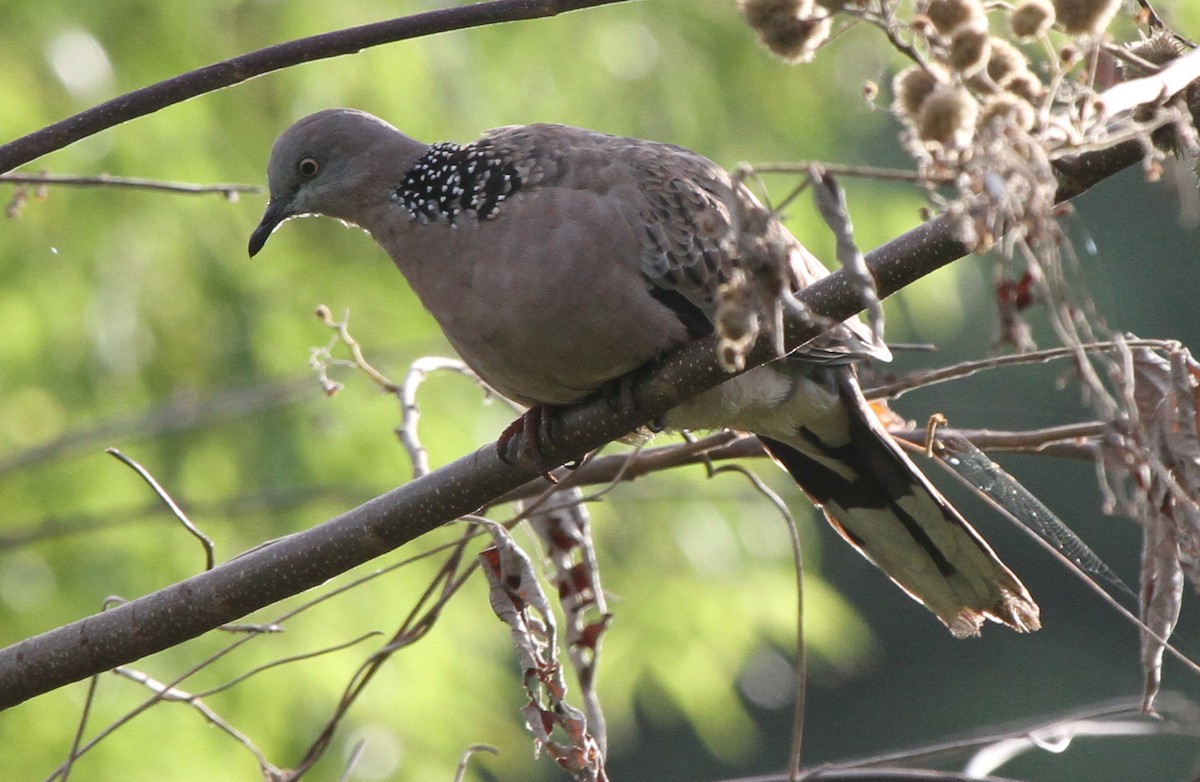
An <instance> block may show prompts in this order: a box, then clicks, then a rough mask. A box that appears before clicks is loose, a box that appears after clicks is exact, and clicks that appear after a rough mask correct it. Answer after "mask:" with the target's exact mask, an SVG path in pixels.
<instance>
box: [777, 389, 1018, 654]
mask: <svg viewBox="0 0 1200 782" xmlns="http://www.w3.org/2000/svg"><path fill="white" fill-rule="evenodd" d="M810 377H811V378H812V379H813V380H815V381H817V382H819V383H821V384H822V385H824V386H826V389H827V390H828V391H829V392H830V393H836V395H837V401H836V403H835V404H833V405H831V406H830V407H829V408H828V409H827V410H826V413H827V416H828V417H837V420H832V421H831V420H823V421H820V422H819V425H818V424H816V423H812V422H809V425H800V426H797V427H796V433H795V436H794V437H787V438H779V439H776V438H771V437H763V436H761V435H760V439H761V440H762V441H763V445H764V446H765V447H766V449H767V451H768V452H769V453H770V454H771V455H772V456H773V457H774V458H775V459H776V460H777V461H778V462H779V463H780V464H781V465H782V466H783V467H784V468H785V469H786V470H787V471H788V472H789V473H791V475H792V477H793V478H795V479H796V482H797V483H799V484H800V487H801V488H802V489H804V491H805V493H806V494H808V496H809V497H810V498H811V499H812V500H813V502H814V503H816V504H817V506H818V507H820V508H821V509H822V510H823V511H824V512H825V516H826V518H828V519H829V522H830V524H832V525H833V527H834V529H836V530H837V531H838V532H839V533H840V534H841V535H842V537H844V538H845V539H846V540H847V541H849V543H850V544H851V545H852V546H854V547H855V548H856V549H858V550H859V551H860V552H861V553H862V554H863V556H865V557H866V558H867V559H869V560H871V561H872V562H874V563H875V564H876V565H877V566H878V567H879V569H880V570H882V571H883V572H884V573H886V574H887V575H888V577H889V578H891V579H892V580H893V581H894V582H896V584H898V585H899V586H900V587H901V588H902V589H903V590H904V591H905V592H907V593H908V594H909V595H911V596H912V597H913V598H914V599H916V600H917V601H918V602H920V603H922V604H924V605H925V606H926V607H927V608H928V609H929V610H930V611H932V612H933V613H934V614H936V615H937V617H938V619H940V620H941V621H942V622H943V623H944V624H945V625H946V626H947V627H948V628H949V629H950V632H952V633H953V634H954V635H956V636H958V637H966V636H973V635H978V634H979V628H980V626H981V625H982V624H983V620H984V619H990V620H992V621H995V622H1002V623H1003V624H1006V625H1008V626H1009V627H1011V628H1013V629H1014V630H1018V631H1021V632H1027V631H1032V630H1037V629H1038V628H1039V627H1040V626H1041V624H1040V622H1039V620H1038V606H1037V604H1036V603H1035V602H1034V601H1033V598H1031V597H1030V595H1029V592H1028V591H1027V590H1026V589H1025V586H1024V585H1023V584H1022V583H1021V582H1020V580H1019V579H1018V578H1017V577H1016V576H1015V575H1014V574H1013V572H1012V571H1011V570H1009V569H1008V568H1007V567H1006V566H1005V565H1004V563H1003V562H1001V561H1000V560H999V558H997V556H996V554H995V553H994V552H993V551H992V549H991V547H989V546H988V544H987V543H986V542H984V540H983V538H981V537H980V536H979V533H977V532H976V531H975V530H974V529H973V528H972V527H971V525H970V524H968V523H967V521H966V520H965V519H964V518H963V517H962V516H961V515H960V514H959V513H958V511H956V510H955V509H954V507H953V506H951V505H950V503H949V502H947V501H946V499H945V498H944V497H943V496H942V495H941V493H939V492H938V490H937V489H936V488H934V486H933V484H931V483H930V482H929V480H928V479H927V478H926V477H925V476H924V475H923V474H922V473H921V471H920V470H919V469H918V468H917V466H916V465H915V464H913V462H912V460H911V459H909V458H908V456H907V455H905V453H904V452H903V451H902V450H901V449H900V447H899V446H898V445H897V444H896V442H895V441H894V440H893V439H892V437H891V435H889V434H888V433H887V432H886V431H885V430H884V429H883V426H882V424H880V422H879V419H878V418H877V417H876V416H875V414H874V412H873V411H872V410H871V409H870V407H869V405H868V404H867V401H866V399H865V398H864V397H863V394H862V391H861V390H860V389H859V386H858V381H857V380H856V378H855V375H854V371H853V370H852V369H851V368H850V367H847V366H822V367H814V368H813V370H812V372H811V373H810Z"/></svg>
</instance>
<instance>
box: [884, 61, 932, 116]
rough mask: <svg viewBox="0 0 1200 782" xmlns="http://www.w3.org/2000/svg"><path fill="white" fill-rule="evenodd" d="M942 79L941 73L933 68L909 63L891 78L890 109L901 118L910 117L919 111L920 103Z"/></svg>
mask: <svg viewBox="0 0 1200 782" xmlns="http://www.w3.org/2000/svg"><path fill="white" fill-rule="evenodd" d="M942 81H943V75H942V74H940V73H939V72H937V71H936V70H934V69H932V68H931V69H930V70H926V69H924V68H922V67H921V66H920V65H910V66H908V67H907V68H905V69H904V70H902V71H900V72H899V73H897V74H896V78H894V79H892V94H893V95H895V100H894V101H893V102H892V111H894V112H896V114H898V115H899V116H900V117H901V118H903V119H912V118H914V117H916V116H917V113H918V112H920V111H921V104H922V103H924V102H925V99H926V98H928V97H929V93H931V92H933V88H934V87H936V86H938V84H940V83H941V82H942Z"/></svg>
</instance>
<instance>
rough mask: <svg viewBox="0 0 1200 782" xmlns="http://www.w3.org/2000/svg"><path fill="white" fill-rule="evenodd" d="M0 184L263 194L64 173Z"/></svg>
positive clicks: (4, 177) (7, 177) (16, 177)
mask: <svg viewBox="0 0 1200 782" xmlns="http://www.w3.org/2000/svg"><path fill="white" fill-rule="evenodd" d="M0 183H8V184H12V185H37V186H38V187H42V186H46V185H53V186H56V187H118V188H130V189H133V190H156V191H161V192H166V193H179V194H182V195H207V194H210V193H217V194H219V195H223V196H225V197H226V198H228V199H230V200H237V196H238V194H239V193H261V192H262V191H263V189H262V188H261V187H259V186H258V185H237V184H217V185H196V184H192V183H190V182H164V181H162V180H158V179H141V178H138V177H123V176H112V175H110V174H97V175H96V176H69V175H64V174H19V173H13V174H0Z"/></svg>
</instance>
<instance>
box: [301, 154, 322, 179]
mask: <svg viewBox="0 0 1200 782" xmlns="http://www.w3.org/2000/svg"><path fill="white" fill-rule="evenodd" d="M296 168H297V170H299V171H300V175H301V176H305V177H310V178H311V177H314V176H316V175H317V172H318V171H320V170H321V163H320V162H319V161H318V160H317V159H316V158H313V157H306V158H304V159H303V160H301V161H300V164H299V165H298V166H297V167H296Z"/></svg>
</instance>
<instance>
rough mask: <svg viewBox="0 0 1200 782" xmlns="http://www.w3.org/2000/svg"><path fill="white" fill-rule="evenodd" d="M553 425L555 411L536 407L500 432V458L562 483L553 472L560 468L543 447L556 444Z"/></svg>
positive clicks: (550, 408)
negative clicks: (547, 456) (552, 461)
mask: <svg viewBox="0 0 1200 782" xmlns="http://www.w3.org/2000/svg"><path fill="white" fill-rule="evenodd" d="M553 424H554V410H553V408H552V407H550V406H549V405H534V406H533V407H531V408H529V409H528V410H526V411H525V412H524V413H522V414H521V417H520V418H518V419H517V420H515V421H513V422H512V423H511V424H509V425H508V427H507V428H505V430H504V431H503V432H501V433H500V437H499V438H498V439H497V440H496V455H497V456H499V457H500V461H502V462H504V463H505V464H509V465H512V466H514V467H524V468H526V469H529V470H533V471H536V472H539V473H541V474H542V477H543V478H545V479H546V480H547V481H549V482H550V483H558V479H557V478H555V477H554V475H553V474H551V472H550V471H551V470H553V469H554V468H555V467H557V466H558V465H557V464H551V463H550V461H549V460H548V459H546V456H545V453H544V451H543V450H542V446H543V444H545V445H547V446H549V445H551V444H552V443H553V442H554V438H553V433H552V427H553ZM518 435H519V437H518ZM568 467H570V465H568Z"/></svg>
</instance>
